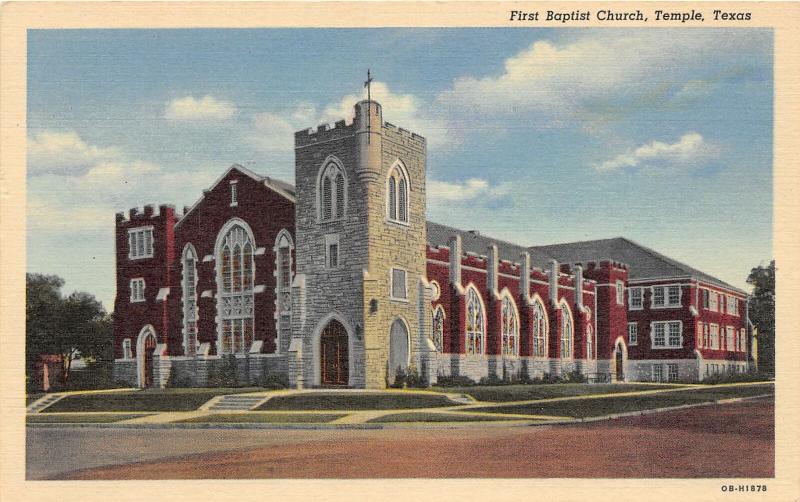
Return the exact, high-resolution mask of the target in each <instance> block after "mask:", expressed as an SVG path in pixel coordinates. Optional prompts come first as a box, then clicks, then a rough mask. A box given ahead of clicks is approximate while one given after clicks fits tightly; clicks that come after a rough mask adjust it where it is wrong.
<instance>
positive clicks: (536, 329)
mask: <svg viewBox="0 0 800 502" xmlns="http://www.w3.org/2000/svg"><path fill="white" fill-rule="evenodd" d="M533 356H534V357H546V356H547V318H546V317H545V311H544V306H543V305H542V302H541V301H540V300H538V299H537V300H536V301H535V302H534V304H533Z"/></svg>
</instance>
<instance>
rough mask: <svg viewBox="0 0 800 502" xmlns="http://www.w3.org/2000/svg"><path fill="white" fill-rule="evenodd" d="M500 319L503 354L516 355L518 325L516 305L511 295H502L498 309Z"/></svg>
mask: <svg viewBox="0 0 800 502" xmlns="http://www.w3.org/2000/svg"><path fill="white" fill-rule="evenodd" d="M500 314H501V315H500V320H501V324H502V333H503V355H504V356H516V355H517V354H519V325H518V323H517V307H516V305H514V301H513V300H511V297H510V296H508V295H505V296H504V297H503V305H502V307H501V310H500Z"/></svg>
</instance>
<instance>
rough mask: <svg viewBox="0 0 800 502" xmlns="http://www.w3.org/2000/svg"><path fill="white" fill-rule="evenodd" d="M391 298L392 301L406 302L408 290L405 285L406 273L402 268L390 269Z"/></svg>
mask: <svg viewBox="0 0 800 502" xmlns="http://www.w3.org/2000/svg"><path fill="white" fill-rule="evenodd" d="M390 278H391V285H390V289H391V296H392V299H393V300H407V299H408V289H407V284H406V271H405V270H403V269H402V268H392V275H391V277H390Z"/></svg>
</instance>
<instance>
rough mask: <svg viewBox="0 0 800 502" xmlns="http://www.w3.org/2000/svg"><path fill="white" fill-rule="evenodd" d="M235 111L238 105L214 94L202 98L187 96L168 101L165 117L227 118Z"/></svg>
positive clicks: (174, 118)
mask: <svg viewBox="0 0 800 502" xmlns="http://www.w3.org/2000/svg"><path fill="white" fill-rule="evenodd" d="M234 113H236V107H235V106H234V104H233V103H231V102H229V101H222V100H218V99H216V98H215V97H213V96H203V97H202V98H200V99H195V98H194V96H186V97H183V98H179V99H174V100H172V101H171V102H170V103H168V104H167V109H166V110H165V111H164V118H166V119H167V120H174V121H203V120H227V119H229V118H231V117H232V116H233V114H234Z"/></svg>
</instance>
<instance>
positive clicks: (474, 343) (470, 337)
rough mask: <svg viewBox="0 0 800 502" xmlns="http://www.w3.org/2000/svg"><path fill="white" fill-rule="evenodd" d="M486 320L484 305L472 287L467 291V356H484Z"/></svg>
mask: <svg viewBox="0 0 800 502" xmlns="http://www.w3.org/2000/svg"><path fill="white" fill-rule="evenodd" d="M484 319H485V317H484V315H483V304H482V303H481V299H480V297H479V296H478V292H477V291H476V290H475V288H474V287H470V288H469V289H468V290H467V323H466V325H467V333H466V345H467V347H466V348H467V354H483V352H484V333H486V324H485V323H484Z"/></svg>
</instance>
